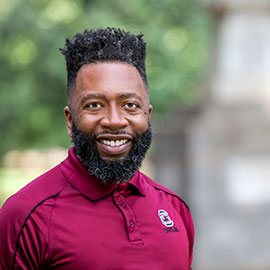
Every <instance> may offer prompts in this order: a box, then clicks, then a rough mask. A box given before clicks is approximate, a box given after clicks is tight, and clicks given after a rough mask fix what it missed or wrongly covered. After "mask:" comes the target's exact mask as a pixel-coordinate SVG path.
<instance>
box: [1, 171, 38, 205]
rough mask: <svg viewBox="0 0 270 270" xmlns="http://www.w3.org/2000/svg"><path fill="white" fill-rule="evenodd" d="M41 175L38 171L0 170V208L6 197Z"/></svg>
mask: <svg viewBox="0 0 270 270" xmlns="http://www.w3.org/2000/svg"><path fill="white" fill-rule="evenodd" d="M42 173H43V172H42V171H39V170H24V169H8V168H0V207H1V206H2V205H3V203H4V202H5V201H6V199H7V198H8V197H10V196H11V195H13V194H14V193H16V192H17V191H18V190H20V189H21V188H22V187H24V186H25V185H26V184H28V183H29V182H31V181H32V180H34V179H35V178H36V177H38V176H39V175H40V174H42Z"/></svg>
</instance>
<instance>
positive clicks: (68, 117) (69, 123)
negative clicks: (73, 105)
mask: <svg viewBox="0 0 270 270" xmlns="http://www.w3.org/2000/svg"><path fill="white" fill-rule="evenodd" d="M64 113H65V117H66V120H67V131H68V136H69V137H70V138H72V114H71V110H70V108H69V106H66V107H65V108H64Z"/></svg>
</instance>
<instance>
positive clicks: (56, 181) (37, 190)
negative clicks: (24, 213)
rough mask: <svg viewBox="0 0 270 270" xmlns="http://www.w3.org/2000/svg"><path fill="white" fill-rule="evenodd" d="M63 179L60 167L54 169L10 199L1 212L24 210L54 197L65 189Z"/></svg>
mask: <svg viewBox="0 0 270 270" xmlns="http://www.w3.org/2000/svg"><path fill="white" fill-rule="evenodd" d="M63 178H64V176H63V174H62V172H61V170H60V168H59V165H58V166H56V167H54V168H53V169H51V170H49V171H48V172H46V173H44V174H42V175H41V176H39V177H38V178H36V179H35V180H33V181H32V182H30V183H29V184H28V185H26V186H25V187H23V188H22V189H21V190H19V191H18V192H17V193H15V194H14V195H12V196H11V197H10V198H8V200H7V201H6V202H5V203H4V205H3V207H2V208H1V211H6V210H7V209H10V210H14V209H18V210H23V209H25V208H28V207H29V206H30V207H31V206H34V205H35V204H37V203H39V202H40V201H43V200H44V199H46V198H49V197H51V196H54V195H55V194H57V193H58V192H59V191H60V190H61V189H62V188H63V185H64V183H65V182H64V181H63V180H64V179H63Z"/></svg>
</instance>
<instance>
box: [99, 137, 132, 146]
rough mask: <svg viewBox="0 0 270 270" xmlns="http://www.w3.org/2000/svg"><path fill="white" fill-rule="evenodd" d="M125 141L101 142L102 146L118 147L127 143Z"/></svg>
mask: <svg viewBox="0 0 270 270" xmlns="http://www.w3.org/2000/svg"><path fill="white" fill-rule="evenodd" d="M127 141H128V140H127V139H122V140H117V141H107V140H101V142H102V143H103V144H106V145H109V146H120V145H122V144H125V143H127Z"/></svg>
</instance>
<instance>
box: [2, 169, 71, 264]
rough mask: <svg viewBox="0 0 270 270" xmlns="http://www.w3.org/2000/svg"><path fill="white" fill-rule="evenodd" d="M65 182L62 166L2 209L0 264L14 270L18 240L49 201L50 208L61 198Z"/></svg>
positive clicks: (46, 214) (7, 202) (28, 186)
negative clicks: (31, 219)
mask: <svg viewBox="0 0 270 270" xmlns="http://www.w3.org/2000/svg"><path fill="white" fill-rule="evenodd" d="M65 183H67V181H65V178H64V176H63V174H62V172H61V170H60V168H59V165H58V166H56V167H54V168H53V169H51V170H50V171H48V172H46V173H45V174H43V175H41V176H40V177H38V178H37V179H35V180H34V181H32V182H31V183H29V184H28V185H26V186H25V187H24V188H22V189H21V190H19V191H18V192H17V193H15V194H14V195H13V196H11V197H10V198H9V199H8V200H7V201H6V202H5V203H4V205H3V206H2V208H1V209H0V246H1V247H3V250H4V251H3V252H2V253H0V264H3V265H4V266H6V268H7V269H10V268H9V267H10V266H11V265H12V260H13V254H16V250H17V244H18V239H19V237H20V235H22V231H23V228H24V226H25V224H26V222H27V221H28V220H29V219H30V217H32V214H33V213H36V212H37V210H38V209H39V208H38V207H39V206H40V205H43V203H44V202H45V201H46V202H47V204H46V206H49V205H51V204H53V202H54V200H51V199H53V198H55V197H57V196H58V195H59V193H60V192H61V190H62V189H63V188H64V186H65ZM42 213H43V214H44V215H45V216H46V217H47V216H48V213H49V212H48V211H47V208H46V209H45V210H43V212H42ZM14 256H15V255H14Z"/></svg>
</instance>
